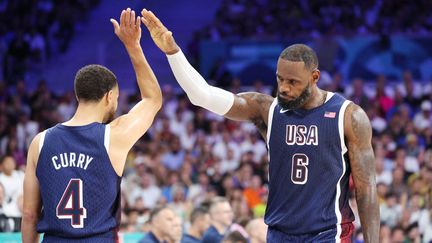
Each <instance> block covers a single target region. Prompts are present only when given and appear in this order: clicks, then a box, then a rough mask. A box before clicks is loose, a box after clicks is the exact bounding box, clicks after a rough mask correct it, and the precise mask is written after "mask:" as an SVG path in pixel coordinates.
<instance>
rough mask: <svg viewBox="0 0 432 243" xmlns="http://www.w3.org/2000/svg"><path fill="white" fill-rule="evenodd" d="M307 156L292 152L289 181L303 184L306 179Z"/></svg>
mask: <svg viewBox="0 0 432 243" xmlns="http://www.w3.org/2000/svg"><path fill="white" fill-rule="evenodd" d="M308 165H309V157H307V155H306V154H294V155H293V157H292V168H291V181H292V182H293V183H294V184H298V185H304V184H306V182H307V180H308V168H307V166H308Z"/></svg>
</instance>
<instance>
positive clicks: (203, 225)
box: [181, 206, 210, 243]
mask: <svg viewBox="0 0 432 243" xmlns="http://www.w3.org/2000/svg"><path fill="white" fill-rule="evenodd" d="M209 227H210V214H209V212H208V209H206V208H204V207H202V206H199V207H195V208H194V209H193V210H192V212H191V214H190V227H189V229H188V231H187V232H186V233H184V234H183V238H182V240H181V243H200V242H201V240H202V237H203V235H204V232H206V231H207V229H208V228H209Z"/></svg>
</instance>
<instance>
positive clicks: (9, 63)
mask: <svg viewBox="0 0 432 243" xmlns="http://www.w3.org/2000/svg"><path fill="white" fill-rule="evenodd" d="M99 1H100V0H79V1H74V0H55V1H54V0H2V1H0V58H1V60H0V63H1V64H2V67H1V69H2V70H3V76H4V78H5V80H7V81H8V82H11V83H15V82H16V81H17V80H19V79H22V78H23V77H24V74H25V72H26V71H28V70H29V69H32V68H36V67H37V66H38V65H40V64H43V63H45V62H46V60H47V59H49V58H50V57H51V56H54V55H55V54H57V53H62V52H64V51H65V50H67V48H68V45H69V42H70V41H71V39H72V37H73V35H74V32H75V28H76V27H77V23H79V22H81V21H83V20H85V18H86V16H87V14H88V13H89V11H90V10H91V9H92V8H94V6H96V5H97V4H98V3H99Z"/></svg>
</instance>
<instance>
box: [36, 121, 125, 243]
mask: <svg viewBox="0 0 432 243" xmlns="http://www.w3.org/2000/svg"><path fill="white" fill-rule="evenodd" d="M40 143H41V144H40V154H39V159H38V162H37V167H36V176H37V178H38V180H39V186H40V195H41V198H42V206H43V207H42V217H41V219H40V221H39V222H38V224H37V231H38V232H40V233H45V235H44V241H53V242H59V241H67V240H68V239H69V240H73V239H86V242H114V241H116V240H117V228H118V225H119V222H120V220H119V219H120V181H121V177H119V176H118V175H117V173H116V172H115V170H114V168H113V166H112V164H111V161H110V159H109V156H108V152H107V148H109V126H108V125H104V124H101V123H91V124H89V125H85V126H76V127H72V126H64V125H61V124H58V125H56V126H54V127H52V128H50V129H48V130H46V132H44V134H43V135H42V136H41V141H40Z"/></svg>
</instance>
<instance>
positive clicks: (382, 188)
mask: <svg viewBox="0 0 432 243" xmlns="http://www.w3.org/2000/svg"><path fill="white" fill-rule="evenodd" d="M377 191H378V195H380V196H381V198H383V197H384V196H385V194H386V193H387V191H388V187H387V186H386V185H385V184H384V183H379V184H378V185H377Z"/></svg>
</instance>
